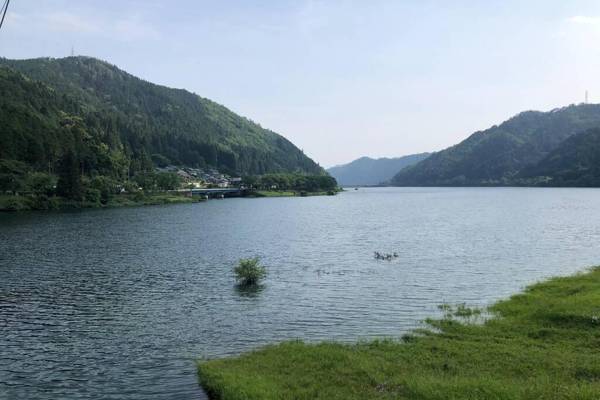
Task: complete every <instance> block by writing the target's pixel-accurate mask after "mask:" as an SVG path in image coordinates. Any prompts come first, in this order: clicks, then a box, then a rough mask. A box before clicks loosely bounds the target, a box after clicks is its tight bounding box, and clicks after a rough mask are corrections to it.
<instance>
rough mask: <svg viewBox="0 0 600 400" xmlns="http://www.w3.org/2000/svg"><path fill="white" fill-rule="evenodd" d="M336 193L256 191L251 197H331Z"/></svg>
mask: <svg viewBox="0 0 600 400" xmlns="http://www.w3.org/2000/svg"><path fill="white" fill-rule="evenodd" d="M337 193H338V192H337V191H329V192H323V191H319V192H296V191H291V190H257V191H254V192H252V193H251V194H250V195H249V196H251V197H295V196H298V197H308V196H333V195H335V194H337Z"/></svg>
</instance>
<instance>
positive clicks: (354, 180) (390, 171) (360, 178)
mask: <svg viewBox="0 0 600 400" xmlns="http://www.w3.org/2000/svg"><path fill="white" fill-rule="evenodd" d="M428 156H429V153H421V154H411V155H408V156H404V157H397V158H377V159H373V158H369V157H361V158H359V159H357V160H354V161H352V162H350V163H348V164H343V165H337V166H335V167H331V168H329V169H328V170H327V172H329V174H330V175H331V176H333V177H334V178H335V179H336V180H337V181H338V183H339V184H340V185H342V186H368V185H378V184H381V183H383V182H386V181H389V180H390V179H392V177H393V176H394V175H395V174H396V173H397V172H398V171H400V170H401V169H403V168H405V167H408V166H410V165H413V164H415V163H417V162H419V161H421V160H423V159H425V158H427V157H428Z"/></svg>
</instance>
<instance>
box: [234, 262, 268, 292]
mask: <svg viewBox="0 0 600 400" xmlns="http://www.w3.org/2000/svg"><path fill="white" fill-rule="evenodd" d="M233 272H234V273H235V279H236V280H237V283H238V285H240V286H252V285H257V284H258V283H260V281H261V280H262V279H263V278H264V277H266V276H267V270H266V269H265V267H263V266H262V265H260V259H259V258H258V257H254V258H242V259H241V260H240V261H239V263H238V265H237V266H236V267H235V268H234V269H233Z"/></svg>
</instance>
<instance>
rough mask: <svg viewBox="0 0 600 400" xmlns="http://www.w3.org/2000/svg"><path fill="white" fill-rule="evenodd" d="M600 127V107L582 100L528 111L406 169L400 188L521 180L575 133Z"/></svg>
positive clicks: (394, 181) (397, 181)
mask: <svg viewBox="0 0 600 400" xmlns="http://www.w3.org/2000/svg"><path fill="white" fill-rule="evenodd" d="M595 127H600V105H597V104H580V105H571V106H568V107H564V108H560V109H555V110H552V111H550V112H538V111H527V112H523V113H521V114H518V115H516V116H515V117H513V118H511V119H509V120H508V121H506V122H504V123H502V124H500V125H498V126H493V127H491V128H489V129H487V130H485V131H480V132H475V133H474V134H472V135H471V136H469V137H468V138H467V139H466V140H464V141H462V142H461V143H459V144H457V145H455V146H452V147H449V148H447V149H445V150H442V151H440V152H437V153H434V154H432V155H431V156H430V157H428V158H427V159H425V160H423V161H422V162H420V163H418V164H416V165H414V166H412V167H409V168H406V169H404V170H402V171H400V172H399V173H398V174H397V175H396V176H395V177H394V178H393V179H392V184H394V185H397V186H470V185H510V184H515V182H516V179H518V174H519V172H520V171H521V170H523V169H524V168H526V167H527V168H529V167H531V166H533V165H535V164H537V163H538V162H540V161H541V160H542V159H544V158H545V157H546V156H548V155H549V154H550V153H551V152H552V151H553V150H555V149H556V148H558V147H559V145H560V144H561V143H562V142H563V141H564V140H565V139H567V138H569V137H570V136H572V135H574V134H576V133H578V132H581V131H584V130H587V129H590V128H595Z"/></svg>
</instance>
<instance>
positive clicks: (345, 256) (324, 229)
mask: <svg viewBox="0 0 600 400" xmlns="http://www.w3.org/2000/svg"><path fill="white" fill-rule="evenodd" d="M599 205H600V191H598V190H593V189H587V190H586V189H513V188H498V189H492V188H487V189H485V188H482V189H480V188H462V189H456V188H446V189H437V188H423V189H411V188H404V189H392V188H390V189H361V190H359V191H349V192H346V193H342V194H340V195H338V196H334V197H307V198H265V199H229V200H221V201H209V202H206V203H202V204H191V205H177V206H165V207H162V206H157V207H146V208H130V209H113V210H98V211H85V212H72V213H48V214H43V213H30V214H19V215H17V214H10V215H9V214H4V215H0V394H5V395H6V396H5V397H6V398H9V399H12V398H27V399H47V398H61V399H87V398H90V399H92V398H93V399H169V398H172V399H199V398H203V397H204V395H203V394H202V392H201V391H200V389H199V388H198V386H197V383H196V375H195V368H194V360H195V359H196V358H197V357H200V356H203V357H213V356H222V355H227V354H236V353H239V352H241V351H244V350H248V349H251V348H254V347H257V346H260V345H262V344H266V343H271V342H276V341H281V340H285V339H295V338H302V339H307V340H322V339H336V340H344V341H354V340H357V339H360V338H368V337H375V336H399V335H401V334H402V333H403V332H406V331H407V330H409V329H411V328H413V327H415V326H417V325H418V324H419V321H421V320H422V319H423V318H425V317H427V316H432V315H436V313H437V312H438V310H437V309H436V306H437V305H438V304H440V303H443V302H449V303H456V302H466V303H468V304H473V305H484V304H487V303H489V302H491V301H494V300H496V299H498V298H500V297H504V296H507V295H509V294H511V293H513V292H515V291H517V290H519V289H520V288H522V286H523V285H525V284H528V283H531V282H534V281H536V280H539V279H542V278H545V277H548V276H550V275H556V274H569V273H572V272H573V271H576V270H578V269H581V268H583V267H585V266H588V265H592V264H594V263H597V262H598V246H597V243H598V242H599V239H600V207H599ZM374 251H382V252H385V253H394V252H397V253H398V257H397V258H393V259H392V260H376V259H375V258H374V257H373V254H374ZM251 256H260V257H261V258H262V261H263V263H264V264H265V265H266V266H267V268H268V272H269V275H268V277H267V279H266V280H265V284H264V286H262V287H259V288H255V289H254V290H250V291H248V290H247V289H240V288H237V287H236V286H235V285H234V277H233V273H232V268H233V266H234V265H235V264H236V263H237V260H238V259H239V258H242V257H251ZM0 397H1V396H0Z"/></svg>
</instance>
